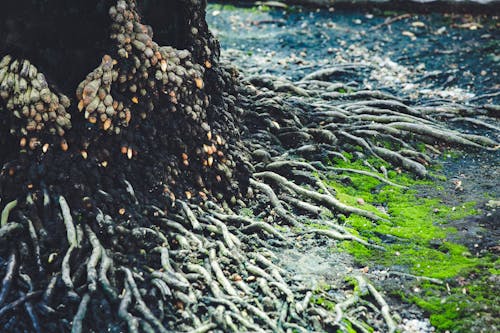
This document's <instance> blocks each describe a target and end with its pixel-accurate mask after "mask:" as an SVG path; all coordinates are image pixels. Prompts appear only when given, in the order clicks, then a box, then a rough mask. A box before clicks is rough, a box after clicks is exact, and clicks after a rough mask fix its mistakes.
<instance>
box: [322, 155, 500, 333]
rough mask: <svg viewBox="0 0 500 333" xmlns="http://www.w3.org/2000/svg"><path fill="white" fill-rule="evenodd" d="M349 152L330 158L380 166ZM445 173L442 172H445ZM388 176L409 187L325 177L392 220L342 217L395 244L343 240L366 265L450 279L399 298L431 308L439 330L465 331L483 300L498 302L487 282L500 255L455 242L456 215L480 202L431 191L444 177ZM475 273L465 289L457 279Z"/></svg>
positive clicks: (352, 227)
mask: <svg viewBox="0 0 500 333" xmlns="http://www.w3.org/2000/svg"><path fill="white" fill-rule="evenodd" d="M344 156H345V157H346V158H347V159H348V160H349V161H347V162H346V161H343V160H340V159H339V160H335V161H333V162H332V163H330V164H331V165H332V166H335V167H341V168H351V169H359V170H366V171H372V170H371V169H370V168H369V167H367V166H365V165H364V164H363V163H362V162H361V161H353V160H352V155H350V154H345V155H344ZM451 158H453V156H451ZM369 164H370V165H371V166H372V167H374V168H377V169H379V168H380V167H382V166H384V167H386V168H387V169H388V170H389V169H390V166H389V165H387V164H385V163H384V162H381V161H378V160H370V161H369ZM435 170H436V169H435ZM437 176H440V175H439V173H437ZM347 177H348V180H346V178H347ZM388 178H389V179H390V180H391V181H393V182H395V183H397V184H400V185H404V186H406V187H408V189H402V188H396V187H394V186H390V185H387V184H385V183H383V182H381V181H379V180H377V179H375V178H373V177H369V176H366V175H362V174H357V173H349V172H343V173H338V174H330V175H329V177H328V180H326V181H325V183H326V184H327V185H328V186H329V187H330V188H332V189H334V190H335V194H336V196H337V198H338V199H339V200H340V201H341V202H344V203H346V204H349V205H352V206H355V207H358V208H362V209H365V210H368V211H372V212H374V213H376V214H377V215H379V216H382V217H385V218H387V219H388V220H389V222H373V221H371V220H368V219H367V218H365V217H361V216H357V215H350V216H348V217H345V218H343V219H342V218H340V219H339V220H341V221H342V222H343V223H344V226H345V227H346V228H348V229H349V231H350V232H352V233H353V234H356V235H359V236H361V237H363V238H365V239H367V240H369V241H371V242H373V243H376V244H379V245H383V246H384V247H385V248H386V249H387V251H378V250H375V249H373V248H367V247H365V246H364V245H362V244H359V243H357V242H348V241H345V242H341V243H340V244H339V246H338V248H337V251H347V252H349V253H350V254H352V255H353V256H354V258H355V259H356V261H357V262H358V263H359V264H361V265H367V266H373V265H381V266H385V267H389V268H393V269H396V270H398V271H403V272H408V273H410V274H413V275H416V276H425V277H429V278H435V279H441V280H443V281H445V282H446V285H436V284H432V283H427V284H425V285H422V287H423V289H424V290H426V292H424V293H420V294H419V293H411V294H406V293H404V294H403V293H402V294H401V295H399V297H401V298H403V299H404V300H406V301H408V302H411V303H414V304H416V305H418V306H419V307H420V308H422V309H423V310H425V311H426V312H427V313H428V314H429V316H430V320H431V323H432V325H433V326H435V327H436V328H437V330H438V331H442V332H444V331H447V330H448V331H450V332H460V331H462V330H463V329H464V328H465V327H472V326H470V325H472V324H471V323H473V322H474V319H475V318H473V314H471V312H470V310H471V309H472V308H473V307H474V306H475V305H477V304H488V306H490V307H491V306H494V305H493V300H492V297H493V298H494V295H492V294H491V292H490V293H489V294H488V293H485V283H483V282H481V281H483V280H484V279H485V278H486V275H488V276H490V275H491V274H497V273H498V259H497V258H494V257H493V256H484V257H475V256H473V255H472V254H471V253H470V252H469V250H468V248H467V247H465V246H464V245H461V244H458V243H454V242H451V241H449V240H448V236H449V235H451V234H454V233H457V230H456V229H455V228H452V227H450V226H449V221H452V220H460V219H463V218H465V217H467V216H472V215H475V214H477V213H478V211H477V209H476V203H475V202H464V203H462V204H461V205H460V206H457V207H449V206H447V205H445V204H443V203H442V201H441V199H440V198H436V197H425V196H423V195H422V193H424V192H425V191H424V190H425V189H430V188H433V189H434V190H436V189H437V190H439V186H440V183H439V179H440V177H433V178H434V180H416V179H413V178H412V177H410V176H408V175H404V174H400V173H398V172H396V171H389V172H388ZM441 179H442V177H441ZM441 190H442V188H441ZM434 192H435V191H434ZM337 218H338V216H337ZM485 274H486V275H485ZM467 276H477V277H480V279H478V280H477V281H475V282H471V283H470V285H469V286H468V288H467V290H466V292H464V288H463V287H462V286H459V285H457V278H462V277H467ZM481 279H482V280H481ZM467 325H469V326H467Z"/></svg>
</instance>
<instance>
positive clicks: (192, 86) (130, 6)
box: [76, 0, 209, 133]
mask: <svg viewBox="0 0 500 333" xmlns="http://www.w3.org/2000/svg"><path fill="white" fill-rule="evenodd" d="M109 15H110V17H111V19H112V22H113V23H112V26H111V31H112V33H111V36H110V37H111V40H112V41H113V42H114V43H116V44H115V46H116V53H115V54H114V55H113V57H112V56H109V55H105V56H104V57H103V59H102V62H101V64H100V65H99V66H98V67H97V68H96V69H95V70H94V71H93V72H92V73H90V74H89V75H88V76H87V77H86V79H85V80H84V81H83V82H81V83H80V85H79V86H78V89H77V92H76V96H77V99H78V101H79V102H78V107H79V110H80V111H84V112H85V118H86V119H87V120H88V121H89V122H90V123H92V124H98V126H99V127H100V128H102V129H104V130H105V131H113V130H114V131H115V132H116V133H120V130H121V128H123V127H127V126H128V125H129V123H130V121H131V119H132V118H133V117H139V118H140V119H145V118H146V117H147V116H148V114H149V113H151V112H153V110H154V109H155V108H157V107H158V106H159V105H160V101H162V102H166V103H162V105H161V109H164V110H165V109H166V110H168V111H171V112H176V111H179V112H181V113H185V114H187V115H188V116H189V117H190V118H191V119H193V120H198V121H199V122H200V125H201V124H202V122H203V121H204V120H205V118H206V116H205V113H204V109H205V108H206V107H207V106H208V104H209V100H208V97H207V96H206V95H205V94H203V93H201V92H200V94H196V93H193V90H196V89H200V90H201V89H202V88H203V85H204V83H203V76H204V68H203V66H201V65H199V64H196V63H193V62H192V59H191V54H190V52H189V51H187V50H177V49H174V48H172V47H169V46H163V47H160V46H158V44H157V43H156V42H154V41H153V31H152V29H151V27H150V26H148V25H145V24H142V23H141V22H140V15H139V13H138V12H137V10H136V3H135V1H125V0H120V1H118V2H117V3H116V5H115V6H112V7H111V8H110V9H109ZM114 94H115V95H118V96H120V98H117V99H115V98H114V97H113V95H114ZM118 100H119V101H118ZM204 128H205V129H207V131H208V125H206V124H204Z"/></svg>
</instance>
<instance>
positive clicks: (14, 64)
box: [0, 55, 71, 149]
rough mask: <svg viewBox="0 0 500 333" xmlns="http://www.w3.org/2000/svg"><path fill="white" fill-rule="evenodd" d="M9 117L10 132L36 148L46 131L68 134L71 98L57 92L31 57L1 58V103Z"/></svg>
mask: <svg viewBox="0 0 500 333" xmlns="http://www.w3.org/2000/svg"><path fill="white" fill-rule="evenodd" d="M2 104H3V105H4V109H5V110H4V112H5V111H7V114H4V115H3V116H4V117H9V119H10V121H9V123H10V132H11V134H13V135H14V136H16V137H17V138H18V139H20V144H21V146H26V145H28V146H29V147H30V148H31V149H35V148H36V147H37V146H39V145H40V141H39V139H38V138H39V137H40V136H41V135H43V134H44V133H49V134H52V135H55V134H57V135H59V136H64V134H65V131H66V130H67V129H70V128H71V115H70V114H69V113H68V112H67V109H68V108H69V107H70V100H69V98H68V97H66V96H64V95H62V94H58V93H55V92H54V91H53V90H51V88H50V87H49V85H48V83H47V80H46V78H45V76H44V75H43V74H42V73H40V72H39V71H38V69H37V68H36V67H35V66H34V65H33V64H31V63H30V62H29V61H28V60H20V59H15V58H13V57H11V56H10V55H6V56H4V57H3V58H2V59H1V60H0V105H2Z"/></svg>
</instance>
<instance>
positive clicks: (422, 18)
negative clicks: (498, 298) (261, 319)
mask: <svg viewBox="0 0 500 333" xmlns="http://www.w3.org/2000/svg"><path fill="white" fill-rule="evenodd" d="M271 5H272V3H271ZM207 20H208V21H209V24H210V25H211V29H212V31H213V32H214V33H215V34H216V36H217V37H218V39H219V40H220V42H221V45H222V49H223V53H222V55H223V58H224V59H225V60H227V61H228V62H231V63H232V64H234V65H236V66H237V67H238V68H239V69H240V71H241V72H243V73H244V75H243V77H248V76H251V75H254V74H259V75H260V74H272V75H277V76H281V77H284V78H286V79H289V80H291V81H297V80H300V79H301V78H303V77H305V76H306V75H308V74H309V73H311V72H313V71H315V70H318V69H320V68H323V67H328V66H331V65H339V64H345V68H344V70H339V71H337V72H336V73H334V74H333V75H332V76H331V77H330V80H331V81H333V82H338V83H339V85H338V88H337V89H336V92H337V93H339V94H342V93H345V92H349V89H354V90H359V89H377V90H382V91H384V92H387V93H391V94H393V95H395V96H397V97H398V98H401V99H402V100H405V101H410V102H411V103H413V102H415V103H418V104H419V105H421V106H422V105H423V106H424V107H427V109H428V110H429V112H433V111H432V110H434V109H435V108H436V107H447V108H450V109H458V110H469V109H470V110H474V111H471V112H474V113H475V117H476V118H475V119H479V120H481V119H489V120H488V123H489V124H490V125H491V126H489V127H487V126H484V125H482V124H478V123H473V122H471V120H470V119H469V118H468V117H461V118H460V119H456V118H457V117H454V116H453V115H449V116H444V118H443V120H444V121H447V122H449V123H450V124H452V125H453V126H455V127H456V128H460V129H461V130H462V131H465V132H467V133H475V134H482V135H486V136H489V137H491V138H492V139H494V140H497V141H498V139H499V123H498V121H496V122H495V121H493V123H491V119H492V117H493V118H496V119H497V120H498V117H499V115H500V114H499V109H498V106H496V105H498V104H499V102H500V89H499V88H500V84H499V79H498V74H499V73H500V47H499V43H498V40H499V37H500V29H499V28H500V26H499V23H498V17H496V16H491V15H479V14H475V15H457V14H447V13H434V14H426V15H423V14H412V13H409V12H404V11H397V12H396V11H387V10H377V9H370V10H363V9H362V8H360V9H359V10H336V9H335V8H333V9H330V10H315V9H302V8H299V7H289V8H286V9H285V8H282V7H281V6H279V5H278V6H277V7H273V6H269V5H266V6H260V7H234V6H232V5H221V4H214V5H211V6H210V7H209V11H208V14H207ZM466 113H467V112H466ZM478 113H479V115H478ZM434 156H435V159H436V160H435V162H437V165H440V166H441V167H439V168H438V169H439V170H438V171H436V172H437V174H439V177H437V178H436V179H434V183H433V184H432V185H428V184H427V185H419V184H415V185H414V186H415V187H418V189H419V191H418V194H417V195H418V196H419V197H423V198H432V199H436V198H437V199H438V200H439V201H440V202H441V204H442V205H444V206H446V207H448V208H450V210H451V211H452V212H455V211H460V210H461V209H462V210H463V214H461V215H460V216H455V217H454V218H448V220H447V221H445V222H440V223H444V224H446V226H447V227H453V228H454V232H450V233H449V234H448V236H446V241H450V242H455V243H458V244H461V245H464V246H466V247H467V249H468V250H469V252H470V254H471V256H473V257H476V258H479V260H483V259H484V258H487V259H485V260H486V261H487V262H488V263H489V265H491V266H488V267H490V268H488V270H487V269H486V268H484V270H483V271H481V270H479V271H475V272H473V273H470V274H469V273H468V274H469V275H467V276H465V277H463V276H462V275H459V276H455V277H454V278H453V279H449V280H445V282H446V288H445V287H443V289H440V288H441V287H439V288H437V287H436V288H434V289H433V287H428V286H427V285H425V284H423V285H419V284H416V283H415V281H414V280H412V279H411V278H410V279H409V278H408V276H405V275H401V274H400V275H397V274H391V271H394V270H395V271H397V270H398V269H397V268H395V267H387V266H384V265H379V264H377V263H376V262H375V263H374V262H372V261H366V260H360V258H359V257H356V255H355V256H354V258H353V257H352V256H351V255H348V254H347V253H345V252H339V251H334V250H333V251H332V250H331V249H329V248H328V245H327V244H323V243H321V242H319V241H318V240H315V239H310V240H306V241H304V242H301V244H303V247H299V248H296V249H287V250H282V251H281V252H279V258H280V263H281V264H282V265H283V266H284V267H286V268H287V269H288V270H289V271H292V272H294V274H295V275H296V278H297V279H299V280H302V281H304V280H307V279H310V280H320V281H323V282H325V283H327V284H329V285H330V286H331V287H333V288H332V290H335V284H336V283H337V282H338V281H342V279H343V278H345V277H346V275H347V273H348V272H350V271H352V270H356V269H361V270H364V271H369V275H370V278H371V279H372V280H374V281H378V285H379V286H380V287H381V288H383V289H385V291H386V292H387V294H388V295H391V296H392V297H390V298H389V299H390V302H391V304H390V305H391V306H392V308H393V309H394V310H396V311H397V313H399V315H400V316H401V321H400V325H399V329H401V330H402V331H404V332H431V331H434V330H436V329H437V330H438V331H443V332H445V331H460V330H463V329H464V328H463V327H468V328H467V329H468V330H473V331H478V332H479V331H481V332H491V331H492V330H495V327H498V320H495V319H494V313H495V311H497V310H498V308H495V307H494V306H493V307H490V308H488V307H487V305H484V307H485V308H480V307H481V304H479V303H478V302H480V300H481V298H480V296H477V297H476V296H474V297H473V298H471V299H470V300H469V299H467V300H466V301H465V302H466V304H467V306H468V310H467V311H469V312H473V313H472V314H471V313H468V314H467V315H463V312H464V311H463V309H460V308H459V307H458V306H457V307H456V308H454V309H451V313H445V314H443V313H444V312H443V311H437V310H432V309H431V306H430V303H431V302H428V303H426V304H424V302H419V301H418V298H417V297H416V296H415V295H419V294H421V293H422V289H424V291H425V288H428V290H427V294H429V293H435V294H436V295H438V296H437V297H441V304H442V307H443V308H445V307H446V306H445V305H443V304H445V303H446V298H447V297H448V299H454V298H456V296H457V295H455V294H456V291H455V290H461V291H462V292H463V294H464V295H465V294H467V292H468V290H469V288H470V290H479V289H481V290H483V289H484V288H486V290H488V289H489V288H491V289H494V288H496V287H498V275H495V274H497V273H498V252H499V247H498V245H497V244H498V240H499V232H498V220H499V217H498V210H497V209H498V205H499V202H498V200H499V197H500V192H499V188H500V186H499V185H500V184H499V179H500V178H499V177H498V175H499V172H500V169H499V165H500V163H499V162H500V156H499V154H498V153H497V152H494V153H491V152H488V153H481V152H456V151H447V150H445V151H441V152H440V153H439V154H435V155H434ZM466 207H467V209H466ZM469 208H470V209H469ZM434 210H436V211H437V210H438V208H434ZM466 210H467V211H466ZM436 223H437V222H436ZM408 238H409V239H411V236H409V237H408ZM396 255H399V254H396ZM368 266H370V267H368ZM492 267H493V268H492ZM398 268H401V267H398ZM403 271H404V270H403ZM410 271H411V270H410ZM474 274H475V275H474ZM474 278H476V279H477V280H478V281H479V280H481V279H482V280H481V281H483V280H484V281H486V282H485V283H483V282H477V283H476V284H474V283H471V282H470V281H471V280H474ZM339 284H340V283H339ZM450 286H451V287H450ZM457 288H459V289H457ZM446 289H447V291H446ZM491 289H490V290H491ZM401 293H406V294H407V295H406V296H407V297H406V298H405V297H402V296H401ZM486 293H489V294H490V298H489V300H488V297H486V298H487V301H485V304H488V306H489V304H490V301H491V300H492V299H493V300H494V299H495V293H494V292H493V294H491V293H490V292H486ZM483 294H484V290H483V292H482V294H481V295H483ZM413 296H415V297H413ZM412 297H413V301H412V302H401V299H405V300H406V301H409V300H411V299H412ZM481 297H483V296H481ZM422 299H424V297H423V298H422ZM426 300H427V301H429V298H427V299H426ZM474 302H476V303H474ZM412 303H413V304H412ZM494 303H495V302H494V301H493V304H494ZM415 304H418V305H419V306H416V305H415ZM453 304H455V303H453ZM456 304H458V303H456ZM460 304H462V303H460ZM438 307H439V306H438ZM436 313H437V315H436ZM440 315H441V317H437V316H440ZM429 317H430V318H431V320H430V321H429V319H428V318H429ZM463 317H466V322H467V324H466V325H465V326H462V328H456V327H455V328H454V326H453V324H449V323H444V324H443V321H445V320H451V321H453V320H461V319H462V318H463ZM470 318H472V319H470ZM431 322H432V324H431ZM433 325H434V326H436V327H433ZM447 325H448V326H447ZM467 325H468V326H467Z"/></svg>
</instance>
